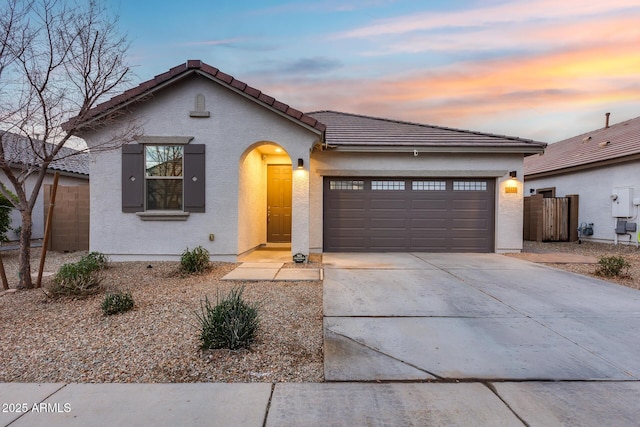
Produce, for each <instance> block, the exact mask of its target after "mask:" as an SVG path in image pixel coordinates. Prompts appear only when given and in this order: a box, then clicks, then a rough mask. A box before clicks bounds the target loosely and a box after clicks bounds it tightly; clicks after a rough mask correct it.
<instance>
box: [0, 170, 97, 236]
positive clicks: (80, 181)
mask: <svg viewBox="0 0 640 427" xmlns="http://www.w3.org/2000/svg"><path fill="white" fill-rule="evenodd" d="M0 175H1V177H0V182H2V183H3V184H4V185H5V186H6V187H7V188H8V189H9V190H10V191H11V192H12V193H15V190H14V188H13V185H11V182H9V180H8V179H7V178H6V177H5V176H4V174H0ZM35 182H36V177H35V176H34V175H31V176H29V177H28V178H27V180H26V185H25V188H26V191H27V195H28V197H30V195H31V193H32V192H33V187H34V184H35ZM45 184H53V173H48V174H47V175H46V176H45V178H44V181H43V183H42V187H41V188H40V192H39V193H38V197H37V199H36V204H35V206H34V207H33V212H32V218H31V223H32V236H31V237H32V238H33V239H42V238H43V237H44V226H45V218H46V215H45V209H44V198H43V194H42V191H43V188H44V186H45ZM88 184H89V180H88V178H80V177H73V176H65V175H60V178H59V179H58V185H66V186H76V185H88ZM21 224H22V220H21V218H20V212H19V211H18V210H17V209H13V210H12V211H11V228H17V227H20V225H21ZM7 238H8V239H9V240H18V239H19V238H20V237H19V236H18V234H16V233H15V232H13V231H9V232H8V233H7Z"/></svg>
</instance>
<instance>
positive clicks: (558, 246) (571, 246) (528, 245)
mask: <svg viewBox="0 0 640 427" xmlns="http://www.w3.org/2000/svg"><path fill="white" fill-rule="evenodd" d="M531 252H564V253H573V254H578V255H585V256H591V257H594V258H596V259H600V257H604V256H621V257H623V258H624V259H625V260H627V262H628V263H629V264H631V268H630V269H629V274H628V275H627V276H626V277H602V276H598V275H597V274H596V273H595V272H596V269H597V268H598V264H578V263H571V264H558V263H545V265H548V266H550V267H554V268H558V269H561V270H566V271H571V272H573V273H578V274H582V275H585V276H592V277H596V278H598V279H601V280H606V281H609V282H613V283H617V284H619V285H623V286H627V287H629V288H633V289H640V249H638V248H637V247H636V246H635V245H622V244H619V245H613V244H608V243H599V242H588V241H583V242H582V243H581V244H579V243H578V242H529V241H525V242H524V251H523V253H520V254H508V255H509V256H512V257H515V258H520V259H525V260H526V259H527V258H528V253H531Z"/></svg>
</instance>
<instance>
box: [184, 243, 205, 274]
mask: <svg viewBox="0 0 640 427" xmlns="http://www.w3.org/2000/svg"><path fill="white" fill-rule="evenodd" d="M208 268H209V251H208V250H206V249H205V248H203V247H202V246H198V247H196V248H193V250H189V248H187V249H186V250H185V251H184V252H183V253H182V257H181V258H180V270H181V271H182V273H185V274H194V273H202V272H204V271H205V270H207V269H208Z"/></svg>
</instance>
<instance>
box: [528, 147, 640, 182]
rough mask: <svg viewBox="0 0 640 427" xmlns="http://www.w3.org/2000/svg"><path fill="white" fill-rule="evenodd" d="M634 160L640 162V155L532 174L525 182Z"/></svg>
mask: <svg viewBox="0 0 640 427" xmlns="http://www.w3.org/2000/svg"><path fill="white" fill-rule="evenodd" d="M634 160H640V153H638V154H633V155H631V156H624V157H616V158H615V159H608V160H601V161H599V162H592V163H585V164H583V165H577V166H571V167H568V168H562V169H555V170H550V171H545V172H537V173H532V174H528V175H525V176H524V180H525V181H527V180H530V179H537V178H544V177H547V176H554V175H565V174H568V173H573V172H580V171H585V170H589V169H597V168H602V167H606V166H613V165H617V164H621V163H627V162H632V161H634Z"/></svg>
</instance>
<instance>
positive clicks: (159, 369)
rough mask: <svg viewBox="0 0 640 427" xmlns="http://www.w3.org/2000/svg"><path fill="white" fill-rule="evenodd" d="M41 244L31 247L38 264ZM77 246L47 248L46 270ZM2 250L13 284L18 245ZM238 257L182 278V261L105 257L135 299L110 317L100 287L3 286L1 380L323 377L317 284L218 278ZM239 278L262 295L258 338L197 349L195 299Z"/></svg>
mask: <svg viewBox="0 0 640 427" xmlns="http://www.w3.org/2000/svg"><path fill="white" fill-rule="evenodd" d="M39 253H40V250H39V249H38V250H33V256H34V260H33V264H32V268H34V269H37V266H38V263H39V260H38V256H39ZM82 255H86V252H85V253H73V254H59V253H55V252H52V253H49V254H48V255H47V263H46V266H45V271H49V272H55V271H57V269H58V268H59V267H60V266H61V265H62V264H64V263H68V262H74V261H76V260H78V259H79V258H80V257H81V256H82ZM2 257H3V261H4V264H5V268H6V270H7V275H8V276H9V281H10V285H11V286H12V287H15V286H16V285H17V252H16V251H8V252H2ZM236 266H237V264H234V263H213V269H212V270H211V271H210V272H208V273H206V274H204V275H198V276H189V277H181V276H180V275H179V274H178V267H179V263H178V262H151V263H142V262H129V263H111V267H110V268H109V269H108V270H106V272H105V277H104V282H103V283H104V285H105V286H107V287H110V288H113V287H118V288H120V289H122V290H130V291H131V293H132V295H133V298H134V300H135V307H134V309H133V310H132V311H129V312H125V313H121V314H117V315H113V316H105V315H103V313H102V311H101V309H100V304H101V302H102V300H103V298H104V293H100V294H98V295H94V296H90V297H88V298H86V299H72V298H64V299H55V300H54V299H51V298H48V297H47V296H46V295H45V294H44V293H43V292H42V291H41V290H19V291H17V292H12V293H8V294H5V295H4V296H2V297H0V324H2V327H1V328H0V342H1V343H2V346H1V349H0V357H1V360H2V364H0V382H80V383H90V382H136V383H143V382H144V383H155V382H321V381H323V358H322V283H321V282H319V281H313V282H267V281H265V282H247V283H240V282H233V281H231V282H229V281H222V280H220V278H221V277H223V276H224V275H225V274H226V273H228V272H229V271H231V270H232V269H234V268H235V267H236ZM289 267H291V268H294V267H293V266H289ZM50 281H51V278H48V279H47V280H46V281H45V283H49V282H50ZM238 285H244V286H245V289H244V297H245V299H246V300H247V301H251V302H254V301H255V302H258V303H259V304H260V316H261V328H260V330H259V333H258V337H257V340H256V342H255V343H254V344H253V345H252V347H251V348H250V349H248V350H236V351H230V350H208V351H201V350H200V349H199V345H200V343H199V339H198V338H199V330H198V327H197V319H196V316H195V312H196V311H198V310H199V309H200V304H201V301H202V300H203V299H204V297H205V296H208V297H209V299H210V300H214V301H215V298H216V293H217V292H218V291H219V292H220V293H221V294H225V293H227V292H228V291H229V290H231V289H232V288H233V287H234V286H238Z"/></svg>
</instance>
